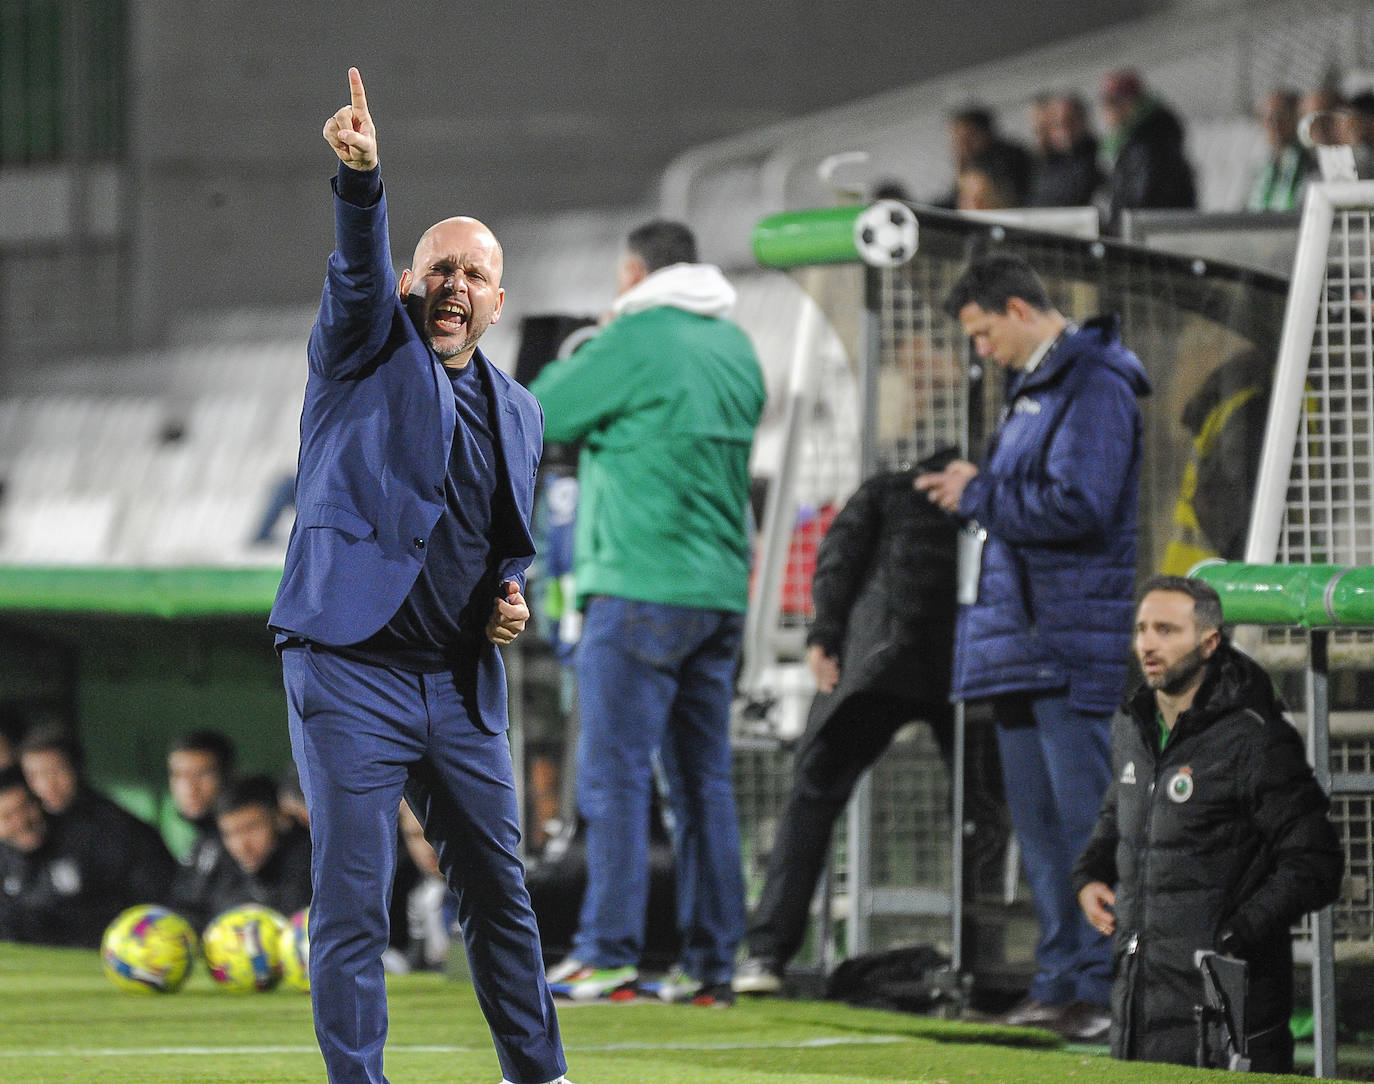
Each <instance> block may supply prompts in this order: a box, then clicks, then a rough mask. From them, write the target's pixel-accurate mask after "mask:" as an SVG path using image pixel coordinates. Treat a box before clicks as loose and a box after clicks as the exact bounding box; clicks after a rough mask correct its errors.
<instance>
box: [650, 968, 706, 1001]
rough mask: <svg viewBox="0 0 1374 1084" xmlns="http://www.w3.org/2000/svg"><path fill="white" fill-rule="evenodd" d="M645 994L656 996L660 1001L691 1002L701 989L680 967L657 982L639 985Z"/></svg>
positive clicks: (699, 984)
mask: <svg viewBox="0 0 1374 1084" xmlns="http://www.w3.org/2000/svg"><path fill="white" fill-rule="evenodd" d="M640 986H641V988H642V989H643V990H644V992H645V993H650V994H656V995H657V996H658V997H659V999H660V1000H663V1001H670V1002H678V1001H691V1000H692V998H694V997H696V995H697V992H698V991H699V990H700V989H701V983H699V982H697V980H696V979H694V978H692V976H691V975H689V974H687V972H685V971H683V970H682V968H680V967H674V968H673V969H672V970H671V971H669V972H668V974H666V975H664V976H663V978H662V979H660V980H659V981H658V982H646V983H641V984H640Z"/></svg>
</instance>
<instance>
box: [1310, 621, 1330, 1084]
mask: <svg viewBox="0 0 1374 1084" xmlns="http://www.w3.org/2000/svg"><path fill="white" fill-rule="evenodd" d="M1329 637H1330V633H1329V632H1328V631H1327V630H1326V629H1312V630H1310V631H1309V632H1308V634H1307V749H1308V756H1309V757H1310V758H1311V761H1312V770H1313V773H1314V774H1315V775H1316V777H1317V782H1318V783H1319V784H1320V785H1321V788H1322V789H1323V790H1324V791H1326V792H1327V793H1328V794H1329V793H1330V792H1331V698H1330V683H1329V679H1330V670H1329V667H1328V659H1327V646H1328V639H1329ZM1312 949H1313V951H1312V1028H1313V1034H1312V1042H1313V1047H1314V1064H1313V1075H1314V1076H1316V1077H1334V1076H1335V1075H1336V961H1335V929H1334V925H1333V922H1332V915H1331V908H1330V907H1329V906H1328V907H1323V908H1322V909H1321V910H1320V911H1318V912H1317V914H1316V916H1315V927H1314V930H1313V946H1312Z"/></svg>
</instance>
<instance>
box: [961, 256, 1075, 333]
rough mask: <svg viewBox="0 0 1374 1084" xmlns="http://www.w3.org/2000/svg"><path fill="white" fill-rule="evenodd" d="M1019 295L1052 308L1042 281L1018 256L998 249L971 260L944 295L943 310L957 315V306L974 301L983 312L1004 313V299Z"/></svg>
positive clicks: (1045, 308) (1037, 306)
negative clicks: (988, 254) (993, 253)
mask: <svg viewBox="0 0 1374 1084" xmlns="http://www.w3.org/2000/svg"><path fill="white" fill-rule="evenodd" d="M1013 297H1019V298H1020V299H1021V300H1022V301H1024V302H1025V303H1026V304H1027V305H1029V306H1030V307H1031V308H1033V309H1037V310H1039V311H1040V312H1049V311H1050V310H1051V309H1053V308H1054V303H1053V302H1052V301H1051V300H1050V295H1049V291H1048V290H1046V289H1045V284H1044V282H1042V281H1041V279H1040V276H1039V275H1037V274H1036V273H1035V269H1034V268H1032V267H1031V265H1030V264H1028V263H1027V262H1026V261H1025V260H1024V259H1022V258H1021V257H1020V256H1013V255H1010V254H1004V253H998V254H995V255H992V256H980V257H979V258H978V259H976V260H974V261H973V262H972V263H970V264H969V265H968V266H967V267H966V268H964V270H963V272H962V273H961V274H960V275H959V278H958V279H957V280H956V281H955V283H954V285H953V286H952V287H951V288H950V291H949V293H948V295H946V297H945V303H944V306H943V307H944V310H945V312H946V313H948V314H949V315H950V316H953V317H954V318H955V319H958V316H959V310H960V309H962V308H963V307H964V306H965V305H968V304H975V305H977V306H978V307H979V308H980V309H982V310H983V311H984V312H997V313H1005V312H1006V311H1007V302H1008V301H1010V300H1011V299H1012V298H1013Z"/></svg>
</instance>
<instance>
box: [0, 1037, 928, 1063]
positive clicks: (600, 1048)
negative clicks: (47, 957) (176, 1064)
mask: <svg viewBox="0 0 1374 1084" xmlns="http://www.w3.org/2000/svg"><path fill="white" fill-rule="evenodd" d="M912 1038H913V1036H910V1035H864V1036H852V1037H847V1036H834V1037H832V1038H817V1039H801V1040H798V1041H797V1042H790V1043H789V1042H775V1043H607V1044H603V1045H592V1046H568V1045H566V1044H565V1046H564V1049H565V1050H566V1051H567V1052H568V1053H570V1054H585V1053H596V1054H604V1053H615V1052H616V1051H630V1050H644V1051H648V1050H802V1049H806V1048H808V1047H826V1046H870V1045H874V1044H888V1043H905V1042H910V1041H911V1040H912ZM386 1049H387V1053H388V1054H481V1053H489V1052H490V1050H491V1048H490V1047H487V1046H413V1045H406V1044H396V1043H392V1044H388V1045H387V1048H386ZM318 1053H319V1047H317V1046H147V1047H123V1048H121V1047H91V1048H86V1049H78V1048H74V1047H73V1048H70V1049H66V1050H63V1049H49V1050H0V1058H133V1057H158V1056H168V1057H224V1056H226V1055H229V1056H232V1055H235V1054H318Z"/></svg>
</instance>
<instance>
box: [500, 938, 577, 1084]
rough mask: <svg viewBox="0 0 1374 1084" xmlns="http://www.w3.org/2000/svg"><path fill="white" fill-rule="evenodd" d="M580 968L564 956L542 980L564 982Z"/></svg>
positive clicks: (575, 962)
mask: <svg viewBox="0 0 1374 1084" xmlns="http://www.w3.org/2000/svg"><path fill="white" fill-rule="evenodd" d="M582 968H583V963H582V961H581V960H574V959H573V958H572V957H571V956H566V957H564V958H563V959H562V960H559V961H558V963H556V964H554V965H553V966H552V967H551V968H549V969H548V971H546V972H545V973H544V978H545V980H546V981H547V982H549V983H555V982H566V981H567V980H568V979H570V978H571V977H572V976H573V975H575V974H577V972H579V971H581V970H582ZM502 1084H506V1082H505V1081H502ZM553 1084H558V1081H556V1080H555V1081H553Z"/></svg>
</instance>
